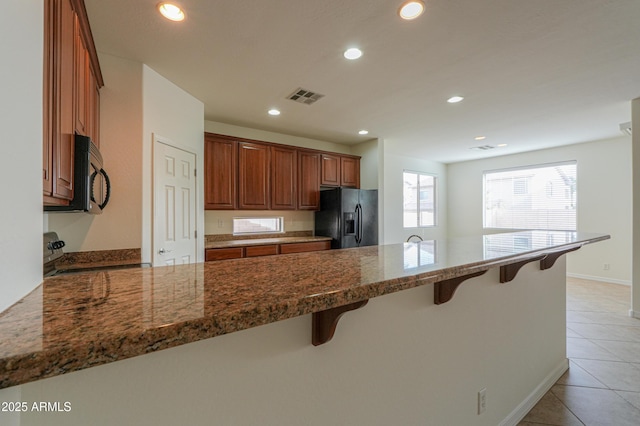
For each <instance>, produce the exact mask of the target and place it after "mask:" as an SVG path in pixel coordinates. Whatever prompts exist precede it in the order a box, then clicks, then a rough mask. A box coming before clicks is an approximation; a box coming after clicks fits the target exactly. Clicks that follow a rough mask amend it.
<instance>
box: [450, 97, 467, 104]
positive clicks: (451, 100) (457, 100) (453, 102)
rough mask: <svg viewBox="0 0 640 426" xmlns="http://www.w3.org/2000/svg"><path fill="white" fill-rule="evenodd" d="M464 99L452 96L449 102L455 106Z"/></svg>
mask: <svg viewBox="0 0 640 426" xmlns="http://www.w3.org/2000/svg"><path fill="white" fill-rule="evenodd" d="M463 99H464V98H463V97H462V96H452V97H450V98H449V99H447V102H449V103H450V104H455V103H458V102H460V101H461V100H463Z"/></svg>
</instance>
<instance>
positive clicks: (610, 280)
mask: <svg viewBox="0 0 640 426" xmlns="http://www.w3.org/2000/svg"><path fill="white" fill-rule="evenodd" d="M567 276H568V277H571V278H579V279H582V280H591V281H599V282H603V283H611V284H621V285H626V286H631V281H629V280H618V279H615V278H604V277H596V276H593V275H582V274H572V273H569V272H567Z"/></svg>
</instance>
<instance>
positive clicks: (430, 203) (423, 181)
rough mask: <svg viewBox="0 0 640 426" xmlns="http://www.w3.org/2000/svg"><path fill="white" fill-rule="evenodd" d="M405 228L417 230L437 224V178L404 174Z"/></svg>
mask: <svg viewBox="0 0 640 426" xmlns="http://www.w3.org/2000/svg"><path fill="white" fill-rule="evenodd" d="M402 194H403V211H404V215H403V226H404V227H405V228H417V227H426V226H435V224H436V210H435V209H436V202H435V200H436V177H435V176H432V175H428V174H424V173H418V172H407V171H405V172H404V173H403V192H402Z"/></svg>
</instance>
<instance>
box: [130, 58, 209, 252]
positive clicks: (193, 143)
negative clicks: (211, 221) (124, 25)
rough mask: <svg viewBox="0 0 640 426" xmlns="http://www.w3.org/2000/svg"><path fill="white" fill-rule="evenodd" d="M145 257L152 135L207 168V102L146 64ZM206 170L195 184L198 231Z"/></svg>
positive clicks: (149, 247) (149, 228)
mask: <svg viewBox="0 0 640 426" xmlns="http://www.w3.org/2000/svg"><path fill="white" fill-rule="evenodd" d="M142 108H143V124H142V260H143V262H151V260H152V257H153V256H152V253H151V250H152V243H153V241H152V235H153V137H154V135H156V136H157V137H161V138H162V139H163V140H168V141H171V142H172V144H173V145H175V146H176V147H178V148H183V149H186V150H189V151H191V152H194V153H195V154H196V157H197V160H196V164H197V169H198V170H204V104H203V103H202V102H200V101H199V100H197V99H196V98H194V97H193V96H191V95H190V94H188V93H187V92H185V91H184V90H182V89H181V88H179V87H178V86H176V85H175V84H173V83H172V82H170V81H169V80H167V79H166V78H164V77H162V76H161V75H160V74H158V73H157V72H155V71H154V70H153V69H151V68H149V67H148V66H146V65H143V68H142ZM203 176H204V173H198V176H197V180H196V185H197V191H198V199H197V205H196V212H197V218H196V221H197V224H196V226H197V228H196V229H197V230H204V178H203ZM197 256H198V261H199V262H202V261H203V260H204V233H203V232H199V233H198V243H197Z"/></svg>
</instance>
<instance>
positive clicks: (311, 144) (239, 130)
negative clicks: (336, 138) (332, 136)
mask: <svg viewBox="0 0 640 426" xmlns="http://www.w3.org/2000/svg"><path fill="white" fill-rule="evenodd" d="M204 130H205V131H206V132H209V133H218V134H221V135H229V136H236V137H238V138H246V139H255V140H259V141H264V142H272V143H280V144H283V145H292V146H298V147H301V148H310V149H319V150H322V151H330V152H339V153H341V154H351V149H350V148H349V146H347V145H342V144H338V143H332V142H326V141H321V140H318V139H309V138H303V137H300V136H292V135H285V134H283V133H274V132H268V131H265V130H257V129H251V128H249V127H241V126H234V125H232V124H225V123H218V122H217V121H205V123H204Z"/></svg>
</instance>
